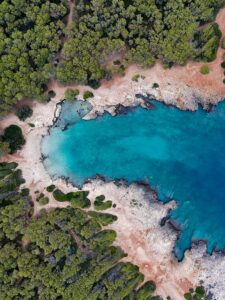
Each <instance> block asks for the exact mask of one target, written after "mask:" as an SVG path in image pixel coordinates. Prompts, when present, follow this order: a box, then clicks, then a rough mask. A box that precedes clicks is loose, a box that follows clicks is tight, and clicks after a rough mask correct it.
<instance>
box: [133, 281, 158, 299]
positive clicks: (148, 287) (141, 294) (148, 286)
mask: <svg viewBox="0 0 225 300" xmlns="http://www.w3.org/2000/svg"><path fill="white" fill-rule="evenodd" d="M155 290H156V285H155V283H154V282H153V281H147V282H146V283H145V284H144V285H143V286H141V287H140V288H139V289H138V291H137V299H148V297H149V296H150V295H151V294H153V293H154V292H155Z"/></svg>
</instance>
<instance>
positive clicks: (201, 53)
mask: <svg viewBox="0 0 225 300" xmlns="http://www.w3.org/2000/svg"><path fill="white" fill-rule="evenodd" d="M220 38H221V31H220V30H219V27H218V25H217V24H216V23H213V24H209V25H207V26H206V27H203V28H202V29H199V30H198V31H197V33H196V34H195V36H194V44H195V54H194V57H195V59H197V60H203V61H207V62H210V61H213V60H214V59H215V58H216V53H217V50H218V47H219V42H220Z"/></svg>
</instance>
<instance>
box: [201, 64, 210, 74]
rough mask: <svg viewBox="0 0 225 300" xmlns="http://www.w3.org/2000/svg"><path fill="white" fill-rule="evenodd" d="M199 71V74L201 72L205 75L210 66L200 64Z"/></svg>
mask: <svg viewBox="0 0 225 300" xmlns="http://www.w3.org/2000/svg"><path fill="white" fill-rule="evenodd" d="M200 72H201V74H203V75H207V74H209V73H210V67H209V66H208V65H203V66H201V68H200Z"/></svg>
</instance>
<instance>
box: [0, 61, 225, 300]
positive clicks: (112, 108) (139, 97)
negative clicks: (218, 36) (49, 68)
mask: <svg viewBox="0 0 225 300" xmlns="http://www.w3.org/2000/svg"><path fill="white" fill-rule="evenodd" d="M216 63H217V64H218V66H219V63H218V61H217V62H216ZM216 66H217V65H216ZM199 67H200V63H195V65H193V63H192V62H190V63H188V65H187V66H185V67H174V68H172V69H170V70H165V69H164V68H163V67H162V65H161V64H160V63H156V65H155V66H154V67H153V68H151V69H146V70H145V69H141V68H139V67H137V66H130V67H129V68H128V69H127V71H126V74H125V76H124V77H120V76H118V77H115V78H114V79H113V80H112V81H110V82H107V81H103V82H102V86H101V87H100V88H99V89H98V90H93V93H94V97H93V98H91V99H90V100H89V102H90V104H91V105H92V110H91V111H90V113H89V114H88V115H86V116H85V119H92V118H96V117H97V116H98V115H101V114H103V113H105V112H108V113H111V114H112V115H115V114H117V113H122V114H125V113H128V112H129V111H130V110H133V109H135V107H136V106H142V107H144V108H147V109H154V103H152V102H151V100H152V99H156V100H159V101H162V99H163V102H165V104H166V105H175V106H177V107H178V108H180V109H183V110H184V109H188V110H191V111H193V110H196V109H197V108H198V105H199V104H201V105H202V107H203V108H204V109H210V108H211V106H212V105H216V104H217V103H218V102H219V101H221V100H222V99H223V98H224V96H225V85H223V83H222V80H221V83H220V79H221V78H222V76H223V74H222V71H220V70H219V69H218V68H217V67H215V68H214V71H213V72H212V73H210V74H209V75H207V76H208V77H207V76H206V77H204V76H203V75H201V74H200V72H199ZM134 74H141V75H143V76H144V77H143V78H144V79H139V80H138V81H137V82H136V81H132V76H133V75H134ZM185 76H186V77H185ZM220 77H221V78H220ZM154 83H157V84H158V87H155V86H154ZM212 83H213V84H214V85H212ZM67 88H78V89H79V90H80V93H81V94H82V93H83V92H84V91H85V90H91V89H90V87H86V86H77V85H72V86H60V85H59V84H57V83H56V82H52V83H51V85H50V86H49V89H51V90H54V91H55V93H56V96H55V98H54V99H52V101H50V102H49V103H47V104H45V105H43V104H40V103H38V102H34V103H33V116H32V117H31V118H30V119H28V120H27V122H26V123H24V122H21V121H19V120H18V118H17V117H16V116H15V115H13V114H10V115H8V116H7V117H6V118H5V119H4V120H2V121H1V122H0V127H1V128H2V129H3V128H5V127H6V126H8V125H10V124H13V123H14V124H17V125H19V126H20V127H21V128H22V131H23V134H24V136H25V139H26V144H25V146H24V148H23V149H22V150H21V151H19V152H18V153H17V154H16V155H14V156H11V155H8V156H7V157H5V158H4V160H5V161H16V162H17V163H18V164H19V167H20V168H21V169H22V171H23V176H24V179H25V180H26V186H27V187H28V188H29V189H30V192H31V196H32V198H33V201H34V211H35V214H38V212H39V211H40V209H41V207H40V206H39V205H38V203H37V202H36V201H35V191H36V190H39V191H44V190H45V188H46V186H48V185H50V184H52V183H54V184H55V185H57V186H58V188H60V189H61V190H62V191H64V192H68V191H71V190H72V189H76V188H75V187H73V186H72V185H71V184H70V183H69V182H65V180H63V179H57V180H52V178H51V177H50V176H49V174H48V173H47V172H46V170H45V167H44V165H43V158H44V157H43V156H42V153H41V140H42V138H43V136H45V135H46V134H48V133H49V128H50V127H51V126H52V125H53V124H54V123H55V122H56V121H57V119H58V117H59V115H60V110H61V108H60V107H61V105H60V102H61V101H62V99H64V94H65V91H66V89H67ZM28 123H33V124H34V125H35V127H34V128H30V126H29V125H28ZM145 186H146V183H141V184H140V183H139V184H132V185H127V184H126V183H125V182H124V181H123V182H122V181H118V182H104V181H102V180H101V178H100V179H99V178H96V179H95V180H89V181H88V182H86V183H85V184H84V186H83V188H84V189H88V190H90V191H91V193H90V198H92V199H94V197H95V196H96V195H99V194H105V195H106V197H107V198H109V199H112V200H113V202H114V203H116V204H117V207H116V209H114V210H112V213H114V214H116V215H117V216H118V222H116V223H115V224H114V225H113V226H114V229H115V230H116V231H117V232H118V237H117V244H118V245H119V246H121V248H123V249H124V251H125V252H127V253H128V257H127V260H131V261H132V262H133V263H135V264H137V265H138V266H139V267H140V270H141V271H142V272H143V273H144V275H145V277H146V279H152V280H154V281H156V283H157V286H158V293H159V294H161V295H162V296H164V297H166V296H167V295H168V294H170V295H171V297H172V298H173V299H174V300H181V299H183V294H184V292H186V291H188V289H189V288H190V287H193V286H196V285H198V284H201V283H202V282H203V283H204V285H205V287H206V288H207V291H208V293H212V294H213V295H214V296H212V299H213V300H224V299H225V292H224V291H225V284H224V282H225V275H223V274H224V272H223V270H224V268H225V258H224V254H222V253H216V252H214V253H213V254H212V255H211V256H210V255H209V254H207V253H206V246H205V244H204V245H203V244H202V243H201V242H200V243H198V245H196V243H194V244H193V245H192V248H191V249H190V250H187V251H186V253H185V257H184V259H183V261H182V262H177V260H176V259H175V257H174V255H173V248H174V245H175V242H176V239H177V236H178V234H179V231H178V230H174V228H171V225H170V224H169V219H168V218H167V215H168V212H169V211H170V210H171V209H173V208H175V205H176V204H175V203H174V202H169V203H167V204H163V203H162V202H159V201H158V200H157V197H156V194H155V192H154V191H152V190H151V189H150V188H149V187H148V189H149V190H148V192H147V190H146V189H145ZM48 196H49V199H50V201H49V204H48V205H47V206H46V208H47V209H53V208H56V207H59V206H60V207H66V206H67V205H68V203H66V202H64V203H59V202H57V201H55V200H54V198H53V197H52V196H51V195H48ZM146 199H147V201H146ZM149 199H151V201H150V200H149ZM133 200H135V201H136V202H135V203H136V204H134V202H133ZM153 200H154V201H153ZM156 200H157V201H156ZM162 220H163V221H162ZM162 222H164V226H161V225H162ZM176 229H178V228H176Z"/></svg>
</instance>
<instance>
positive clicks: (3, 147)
mask: <svg viewBox="0 0 225 300" xmlns="http://www.w3.org/2000/svg"><path fill="white" fill-rule="evenodd" d="M8 153H10V147H9V144H8V143H6V142H3V141H2V137H0V158H1V157H2V156H4V155H6V154H8Z"/></svg>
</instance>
